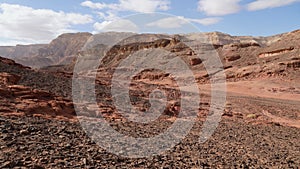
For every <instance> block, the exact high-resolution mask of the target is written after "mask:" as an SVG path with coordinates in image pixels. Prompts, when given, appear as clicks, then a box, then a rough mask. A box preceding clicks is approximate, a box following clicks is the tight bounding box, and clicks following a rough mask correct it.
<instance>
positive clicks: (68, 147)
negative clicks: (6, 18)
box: [0, 30, 300, 168]
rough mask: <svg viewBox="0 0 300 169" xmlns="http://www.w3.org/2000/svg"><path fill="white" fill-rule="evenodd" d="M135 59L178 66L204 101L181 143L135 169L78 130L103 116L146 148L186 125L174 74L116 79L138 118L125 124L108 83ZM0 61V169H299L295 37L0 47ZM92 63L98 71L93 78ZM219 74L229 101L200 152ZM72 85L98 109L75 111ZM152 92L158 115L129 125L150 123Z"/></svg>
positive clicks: (299, 70) (213, 36) (139, 37)
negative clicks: (89, 94)
mask: <svg viewBox="0 0 300 169" xmlns="http://www.w3.org/2000/svg"><path fill="white" fill-rule="evenodd" d="M121 39H123V40H121ZM187 44H188V45H187ZM33 46H34V47H33ZM193 49H201V50H200V51H201V52H200V53H197V52H195V50H193ZM164 51H165V52H164ZM136 53H138V54H139V55H138V56H140V58H141V62H142V63H146V64H147V65H151V64H152V63H162V65H163V64H164V61H167V60H172V59H175V58H176V57H179V58H180V59H181V60H182V61H183V63H185V64H186V65H187V66H188V68H189V69H190V70H191V72H192V73H193V77H194V79H195V82H196V85H197V87H198V89H199V91H200V99H201V100H200V103H199V105H198V106H197V107H196V108H197V119H196V122H195V124H194V126H193V128H192V129H191V131H190V132H189V133H188V135H187V137H186V138H185V139H183V140H182V141H181V142H180V143H179V144H177V145H176V146H175V147H173V148H171V149H170V150H168V151H166V152H164V153H163V154H161V155H156V156H152V157H149V158H139V159H134V158H125V157H121V156H117V155H115V154H112V153H109V152H107V151H106V150H105V149H103V148H101V147H100V146H98V145H97V144H96V143H95V142H94V141H93V140H92V139H91V138H90V137H88V134H90V133H85V132H84V130H83V129H82V127H81V126H80V123H79V121H78V119H86V120H90V123H89V125H88V126H86V127H90V128H91V129H93V130H94V129H95V128H97V127H96V126H97V125H98V124H97V119H99V117H100V116H102V117H104V119H105V120H106V121H107V122H108V123H110V126H112V127H113V128H114V129H115V130H116V131H118V132H120V133H122V134H124V135H128V136H132V137H142V138H148V137H153V136H155V135H158V134H160V133H162V132H163V131H166V130H167V129H168V128H169V127H170V126H171V125H172V124H173V123H174V120H176V119H177V118H187V117H189V116H190V114H189V112H188V111H187V112H185V113H183V114H181V116H179V113H180V110H181V108H182V105H181V102H180V99H181V97H183V96H187V97H185V99H191V98H189V97H188V96H190V94H191V92H192V91H190V90H188V89H189V86H183V89H185V90H183V91H181V89H182V88H180V87H182V86H180V85H181V84H180V83H178V80H179V81H180V80H182V79H183V80H184V79H185V78H187V77H189V76H190V75H187V74H183V73H182V74H180V75H181V76H180V77H179V78H175V77H174V75H172V72H164V71H162V70H158V69H145V70H142V71H139V72H138V73H137V74H135V75H134V76H133V77H131V78H127V79H126V78H125V79H122V78H119V79H115V80H116V82H120V83H118V84H122V83H121V82H122V80H129V81H130V85H129V91H128V95H129V97H130V102H129V103H127V102H124V103H123V104H131V105H132V106H133V107H134V108H135V109H136V110H139V111H135V112H133V113H132V114H129V115H128V116H125V115H124V114H122V112H118V110H117V109H116V106H115V105H114V102H113V101H114V98H113V97H112V95H111V89H112V84H113V83H112V82H113V81H112V79H113V77H114V76H115V73H116V72H118V71H120V72H123V73H125V74H126V73H128V72H129V71H131V70H132V68H131V67H130V66H131V64H125V65H122V64H123V62H122V61H124V60H126V58H130V57H131V56H134V55H135V54H136ZM103 54H104V55H103ZM0 55H2V56H4V57H6V58H4V57H0V129H1V135H0V168H22V167H23V168H24V167H28V168H113V167H116V168H120V167H125V168H297V167H298V166H300V157H299V154H300V150H299V147H300V144H299V141H298V140H300V137H299V136H300V130H299V128H300V111H299V110H300V77H299V74H300V31H299V30H297V31H293V32H289V33H284V34H280V35H275V36H271V37H250V36H231V35H228V34H224V33H220V32H213V33H193V34H185V35H160V34H133V33H116V32H108V33H101V34H97V35H92V34H89V33H78V34H64V35H61V36H59V37H58V38H57V39H55V40H53V41H52V42H51V43H50V44H46V45H29V46H22V47H21V48H20V46H19V47H0ZM102 55H103V59H102V60H101V62H100V61H99V56H102ZM199 55H200V56H201V57H200V58H199V57H198V56H199ZM212 55H216V56H218V57H219V58H220V61H221V63H222V65H221V66H219V67H214V65H211V66H212V67H211V71H208V70H206V69H207V67H206V65H207V63H210V61H211V58H212V57H211V56H212ZM142 56H145V57H142ZM8 58H10V59H8ZM96 62H99V67H97V68H96V69H95V70H91V67H90V65H92V64H93V63H96ZM130 63H135V62H134V61H133V62H130ZM74 68H75V70H76V71H74ZM220 72H223V73H224V75H225V77H226V91H220V92H226V103H225V105H224V108H223V109H222V110H221V112H222V117H221V121H220V123H219V125H218V127H217V129H216V130H215V132H214V133H213V135H212V136H211V137H210V138H209V139H208V140H207V141H206V142H205V143H200V142H199V140H198V138H199V136H201V133H200V131H201V129H202V128H203V124H204V122H205V120H206V119H207V118H208V117H209V116H211V115H213V113H211V112H210V111H209V109H210V107H211V106H213V105H214V103H211V98H212V93H211V84H212V83H214V81H211V77H212V76H213V75H218V74H220ZM79 75H81V77H82V78H83V79H86V82H88V81H89V80H91V79H93V78H95V79H94V80H92V82H93V83H94V84H95V96H96V101H97V104H96V105H95V104H92V103H89V102H86V103H85V104H78V103H74V102H73V99H74V98H73V96H74V92H76V90H74V89H73V91H72V77H78V76H79ZM125 77H126V76H125ZM218 80H220V79H215V81H216V82H218ZM73 87H74V86H73ZM118 87H119V89H123V88H125V87H124V86H122V85H120V86H118ZM157 89H159V90H162V91H164V93H165V96H166V98H167V102H166V107H165V108H164V110H163V111H162V112H161V115H160V116H159V117H158V118H157V119H156V120H154V121H151V122H150V123H147V124H144V123H138V122H132V121H130V120H129V119H130V118H131V116H133V117H139V118H142V119H143V118H146V117H147V111H148V110H149V109H150V107H151V105H152V104H153V102H150V101H149V97H150V95H151V93H152V92H153V91H155V90H157ZM121 104H122V103H121ZM74 106H77V110H81V113H78V112H76V111H75V109H74ZM190 108H191V109H194V108H195V107H190ZM105 137H111V136H110V135H107V136H105ZM117 141H118V140H116V142H117ZM108 144H109V143H108ZM120 151H122V150H120Z"/></svg>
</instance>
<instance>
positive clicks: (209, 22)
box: [188, 17, 221, 26]
mask: <svg viewBox="0 0 300 169" xmlns="http://www.w3.org/2000/svg"><path fill="white" fill-rule="evenodd" d="M188 20H189V21H190V22H195V23H199V24H201V25H204V26H208V25H213V24H216V23H218V22H220V21H221V18H218V17H212V18H203V19H188Z"/></svg>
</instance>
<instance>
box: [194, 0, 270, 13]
mask: <svg viewBox="0 0 300 169" xmlns="http://www.w3.org/2000/svg"><path fill="white" fill-rule="evenodd" d="M240 1H241V0H199V2H198V10H199V11H201V12H204V13H205V14H206V15H209V16H222V15H227V14H232V13H237V12H238V11H239V10H240V9H241V6H240V5H239V2H240ZM270 1H271V0H270Z"/></svg>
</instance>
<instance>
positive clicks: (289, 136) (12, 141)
mask: <svg viewBox="0 0 300 169" xmlns="http://www.w3.org/2000/svg"><path fill="white" fill-rule="evenodd" d="M0 122H1V125H0V128H1V138H0V142H1V147H0V148H1V154H0V163H1V168H22V167H24V166H25V167H29V168H112V167H113V168H269V167H271V168H298V167H299V165H300V157H299V153H300V150H299V147H300V143H299V135H300V131H299V129H297V128H293V127H284V126H280V125H276V124H269V125H249V124H245V123H243V122H241V121H232V120H231V119H228V118H224V119H223V120H222V122H221V123H220V125H219V127H218V129H217V130H216V132H215V133H214V134H213V136H212V137H211V138H210V139H209V140H208V141H207V142H205V143H204V144H200V143H199V142H198V136H199V129H200V128H201V123H200V122H199V123H197V124H196V125H195V126H194V127H193V129H192V131H191V132H190V134H189V135H188V137H186V138H185V139H184V140H183V141H182V142H181V143H180V144H178V145H176V146H175V147H174V148H172V149H171V150H169V151H167V152H165V153H163V154H162V155H158V156H153V157H150V158H140V159H130V158H122V157H119V156H116V155H114V154H110V153H108V152H106V151H105V150H104V149H102V148H101V147H99V146H98V145H97V144H95V143H94V142H93V141H92V140H91V139H90V138H89V137H87V136H86V134H85V133H84V131H83V130H82V128H81V126H80V125H79V124H78V123H72V122H66V121H57V120H49V119H44V118H38V117H1V118H0ZM116 123H117V122H116ZM168 123H170V122H168V121H161V122H160V123H157V125H159V126H156V127H162V128H165V127H166V126H168V125H169V124H168ZM123 128H126V130H127V131H129V132H131V134H137V135H138V133H139V131H137V130H135V131H136V133H134V132H133V131H134V130H133V129H132V128H134V126H133V125H128V126H123Z"/></svg>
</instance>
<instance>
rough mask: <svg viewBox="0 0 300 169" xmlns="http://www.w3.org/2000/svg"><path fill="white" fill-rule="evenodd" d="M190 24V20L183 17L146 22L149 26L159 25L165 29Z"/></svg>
mask: <svg viewBox="0 0 300 169" xmlns="http://www.w3.org/2000/svg"><path fill="white" fill-rule="evenodd" d="M185 24H188V21H187V20H186V19H184V18H183V17H176V16H174V17H167V18H163V19H160V20H157V21H154V22H151V23H148V24H146V26H148V27H158V28H163V29H170V28H180V27H182V25H185Z"/></svg>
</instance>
